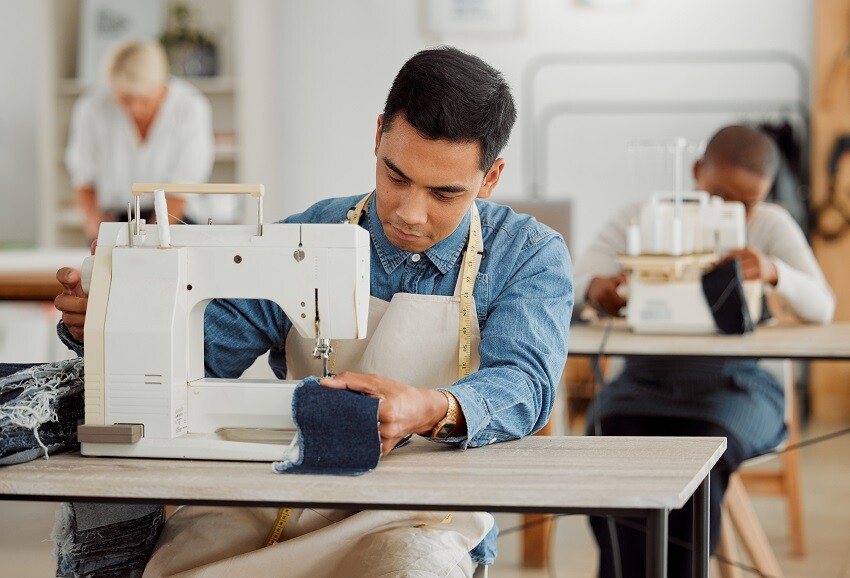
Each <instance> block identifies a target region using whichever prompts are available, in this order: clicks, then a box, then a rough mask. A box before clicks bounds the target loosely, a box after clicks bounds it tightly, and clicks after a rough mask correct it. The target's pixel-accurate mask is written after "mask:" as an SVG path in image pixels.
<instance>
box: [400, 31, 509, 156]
mask: <svg viewBox="0 0 850 578" xmlns="http://www.w3.org/2000/svg"><path fill="white" fill-rule="evenodd" d="M400 114H402V115H404V118H405V119H406V120H407V122H408V123H410V125H411V126H412V127H413V128H415V129H416V131H417V132H418V133H419V134H421V135H422V136H423V137H425V138H428V139H434V140H436V139H444V140H448V141H454V142H460V141H463V142H472V141H478V142H479V143H480V145H481V170H483V171H485V172H486V171H487V170H488V169H489V168H490V166H491V165H492V164H493V161H495V160H496V158H497V157H498V156H499V153H500V152H501V151H502V149H503V148H504V146H505V144H506V143H507V142H508V137H509V136H510V134H511V128H512V127H513V125H514V121H516V107H515V106H514V99H513V97H512V96H511V91H510V88H509V87H508V84H507V82H505V80H504V78H502V74H501V73H500V72H499V71H498V70H496V69H495V68H493V67H492V66H490V65H489V64H487V63H486V62H484V61H483V60H481V59H480V58H478V57H477V56H473V55H471V54H467V53H466V52H462V51H460V50H458V49H456V48H452V47H448V46H442V47H439V48H434V49H430V50H423V51H422V52H419V53H417V54H416V55H414V56H413V57H412V58H411V59H410V60H408V61H407V62H406V63H405V64H404V66H402V67H401V70H399V71H398V74H397V75H396V77H395V80H394V81H393V85H392V87H391V88H390V93H389V95H387V102H386V104H385V105H384V121H383V130H386V131H389V130H390V129H391V127H392V122H393V120H395V118H396V117H397V116H398V115H400Z"/></svg>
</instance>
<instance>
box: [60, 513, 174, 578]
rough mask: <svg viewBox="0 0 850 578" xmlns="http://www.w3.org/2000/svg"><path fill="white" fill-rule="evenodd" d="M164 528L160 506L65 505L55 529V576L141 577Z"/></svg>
mask: <svg viewBox="0 0 850 578" xmlns="http://www.w3.org/2000/svg"><path fill="white" fill-rule="evenodd" d="M164 523H165V519H164V517H163V507H162V506H159V505H137V504H132V505H129V504H97V503H77V502H74V503H70V504H62V507H61V508H60V509H59V511H58V513H57V518H56V526H55V527H54V529H53V541H54V543H55V551H54V554H55V555H56V558H57V562H58V563H57V570H56V576H58V577H61V578H70V577H75V578H76V577H78V576H85V577H87V578H105V577H107V576H126V577H131V578H137V577H139V576H141V575H142V574H143V573H144V570H145V565H147V563H148V559H149V558H150V556H151V552H153V548H154V546H155V545H156V540H157V538H158V537H159V533H160V531H161V530H162V526H163V524H164Z"/></svg>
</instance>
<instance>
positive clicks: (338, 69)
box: [267, 0, 813, 253]
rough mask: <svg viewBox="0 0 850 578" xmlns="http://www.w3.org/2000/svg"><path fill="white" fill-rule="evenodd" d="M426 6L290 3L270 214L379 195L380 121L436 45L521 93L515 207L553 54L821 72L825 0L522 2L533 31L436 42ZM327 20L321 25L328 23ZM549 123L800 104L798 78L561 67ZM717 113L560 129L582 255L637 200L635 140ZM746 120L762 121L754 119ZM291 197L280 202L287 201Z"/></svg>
mask: <svg viewBox="0 0 850 578" xmlns="http://www.w3.org/2000/svg"><path fill="white" fill-rule="evenodd" d="M424 1H425V0H421V1H420V2H413V1H405V2H399V1H397V0H360V1H358V2H348V1H345V0H337V1H330V0H323V1H320V0H316V1H312V2H286V3H278V4H277V5H276V7H277V10H276V12H277V13H276V15H275V20H276V22H275V28H276V30H277V39H278V49H277V55H276V62H275V67H276V71H275V72H276V82H277V85H276V89H275V95H276V98H277V99H278V102H279V110H278V114H277V115H276V118H275V119H274V121H273V122H275V124H276V128H277V139H278V140H277V144H278V146H277V150H276V153H277V155H278V171H279V172H278V175H277V179H276V182H275V183H274V187H273V188H274V189H275V190H273V191H272V192H271V194H272V196H271V197H270V198H269V202H268V204H267V207H268V214H269V215H270V216H272V215H277V214H279V215H281V216H283V215H285V214H289V213H291V212H293V211H297V210H301V209H303V208H305V207H307V206H308V205H309V204H310V203H312V202H313V201H316V200H318V199H321V198H325V197H328V196H337V195H348V194H354V193H358V192H365V191H367V190H371V188H372V187H373V186H374V156H373V154H372V149H373V144H374V130H375V120H376V117H377V115H378V114H379V113H380V111H381V109H382V107H383V103H384V99H385V97H386V93H387V91H388V89H389V86H390V84H391V82H392V79H393V77H394V75H395V72H396V71H397V70H398V68H399V67H400V66H401V64H403V62H404V61H405V60H406V59H407V58H408V57H409V56H411V55H412V54H413V53H414V52H416V51H417V50H419V49H422V48H424V47H427V46H431V45H435V44H439V43H447V44H453V45H455V46H458V47H460V48H463V49H465V50H468V51H471V52H473V53H475V54H477V55H479V56H481V57H482V58H483V59H484V60H486V61H488V62H489V63H490V64H492V65H493V66H495V67H496V68H498V69H500V70H501V71H502V72H503V73H504V74H505V75H506V77H507V79H508V81H509V82H510V84H511V85H512V87H513V89H514V96H515V98H516V100H517V104H518V106H519V109H520V118H519V120H518V122H517V126H516V128H515V130H514V134H513V136H512V138H511V141H510V143H509V144H508V147H507V148H506V150H505V152H504V157H505V159H506V161H507V169H506V172H505V174H504V176H503V179H502V182H501V184H500V185H499V190H498V192H497V197H496V199H498V197H499V196H501V197H502V198H518V197H522V196H525V195H528V194H529V192H530V191H529V188H530V186H529V184H530V183H531V176H530V174H528V173H527V172H526V167H524V166H523V162H524V161H523V146H524V143H523V138H524V137H523V131H524V129H525V128H526V126H525V124H526V123H527V122H528V114H527V111H526V108H525V106H526V105H527V102H525V101H524V97H525V95H524V94H523V93H522V91H521V80H522V75H523V70H524V68H525V67H526V65H527V64H528V62H529V61H530V60H532V59H533V58H534V57H535V56H537V55H539V54H542V53H544V52H564V53H570V54H586V53H589V52H606V53H607V52H618V53H623V52H631V53H637V52H664V53H675V52H694V51H730V50H782V51H787V52H790V53H792V54H795V55H797V56H799V57H800V58H802V60H803V61H804V62H806V63H808V62H810V44H811V24H812V8H813V7H812V2H811V0H808V1H804V0H750V1H748V2H739V1H735V0H713V1H712V0H636V1H635V7H633V8H630V9H621V10H594V9H590V8H587V7H585V6H580V5H578V4H577V3H575V2H570V1H569V0H534V1H523V0H518V1H519V3H520V5H521V9H522V11H523V30H522V32H521V33H520V34H519V35H518V36H516V37H511V38H509V39H507V40H505V41H495V40H493V39H486V38H483V39H482V38H477V39H476V38H473V37H466V38H464V37H446V38H441V39H435V38H428V37H426V36H425V35H424V34H423V32H422V29H423V26H422V24H421V10H422V9H423V7H424V4H423V2H424ZM318 22H321V25H317V24H316V23H318ZM535 87H536V90H537V91H538V97H537V98H536V99H535V101H536V102H535V105H534V106H535V111H536V112H535V114H538V113H539V112H540V111H541V110H542V109H543V108H544V107H546V106H547V105H548V104H551V103H552V102H554V101H555V100H557V99H559V98H561V99H563V98H569V99H589V100H595V101H599V100H604V99H607V100H616V99H622V98H636V97H639V98H647V99H652V98H664V97H669V98H670V99H673V100H675V99H681V98H712V99H716V98H721V97H727V96H728V97H733V98H734V97H737V98H742V97H764V96H775V97H777V98H780V97H786V96H787V97H793V96H794V95H795V79H794V76H793V74H791V73H790V72H787V70H786V69H783V68H782V67H777V66H772V67H771V66H766V67H765V66H761V67H744V69H740V68H738V69H733V68H729V67H716V66H715V67H703V68H699V69H696V68H693V67H681V66H678V67H674V66H665V67H660V68H658V67H656V68H654V69H653V68H650V69H648V68H646V67H641V68H634V67H632V68H627V67H619V68H614V69H600V68H599V67H596V68H590V67H581V68H578V69H577V68H575V67H573V68H570V69H565V68H563V67H562V68H550V69H546V71H545V72H543V73H541V75H540V76H539V78H538V81H537V83H536V84H535ZM741 118H742V116H741V115H740V114H736V113H735V112H734V111H732V112H730V113H728V114H725V115H724V114H716V115H693V114H689V115H620V116H612V115H607V116H606V115H581V116H569V117H567V116H564V117H559V118H558V119H557V120H555V121H554V122H553V124H552V127H551V139H550V141H549V145H548V153H547V156H546V159H547V160H548V164H549V171H548V172H547V174H546V175H545V177H544V180H545V182H546V183H547V184H548V186H547V187H546V189H545V190H544V191H543V193H544V194H545V196H547V197H550V198H552V197H554V198H570V199H571V200H572V201H573V203H574V211H575V212H574V230H573V231H572V235H571V237H572V246H573V252H574V253H575V252H577V251H581V249H582V248H584V247H586V245H587V243H588V242H589V239H590V238H592V235H593V234H594V233H595V232H596V230H597V229H598V228H599V227H600V226H601V225H602V223H603V222H604V219H605V218H606V217H607V215H609V214H610V212H611V210H612V209H613V208H614V207H616V206H619V205H620V204H622V203H624V202H626V201H627V200H628V199H631V198H634V196H635V194H636V193H635V192H633V191H630V190H629V189H628V183H629V179H628V172H629V168H628V165H629V161H628V158H627V155H626V153H625V151H626V145H627V143H628V142H629V141H631V140H632V139H635V138H672V137H675V136H680V135H681V136H685V137H687V138H689V139H691V140H695V141H699V140H700V139H704V138H706V137H707V136H709V134H710V133H711V131H712V130H714V129H715V128H716V127H717V126H719V125H720V124H723V123H725V122H728V121H732V120H740V119H741ZM744 120H748V121H757V120H760V117H758V116H756V115H749V116H747V117H746V118H744ZM275 194H277V196H275Z"/></svg>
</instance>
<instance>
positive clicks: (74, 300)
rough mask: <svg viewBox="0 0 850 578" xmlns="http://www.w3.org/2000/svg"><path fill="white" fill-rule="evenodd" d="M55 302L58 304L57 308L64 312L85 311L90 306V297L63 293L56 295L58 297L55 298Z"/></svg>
mask: <svg viewBox="0 0 850 578" xmlns="http://www.w3.org/2000/svg"><path fill="white" fill-rule="evenodd" d="M53 304H54V305H55V306H56V309H58V310H59V311H62V312H63V313H64V312H68V313H85V312H86V308H87V307H88V299H83V298H82V297H74V296H73V295H68V294H67V293H62V294H61V295H57V296H56V299H54V300H53Z"/></svg>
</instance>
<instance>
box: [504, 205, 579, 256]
mask: <svg viewBox="0 0 850 578" xmlns="http://www.w3.org/2000/svg"><path fill="white" fill-rule="evenodd" d="M495 200H496V201H497V202H499V203H501V204H503V205H507V206H509V207H510V208H512V209H513V210H514V211H516V212H517V213H524V214H526V215H531V216H532V217H534V218H535V219H537V220H538V221H540V222H541V223H543V224H544V225H547V226H549V227H552V228H553V229H555V230H556V231H557V232H559V233H560V234H561V236H562V237H563V238H564V241H566V242H567V245H569V244H570V229H571V226H570V214H571V210H570V201H568V200H560V201H558V200H552V201H548V200H547V201H532V200H528V199H524V200H515V201H512V200H510V199H507V200H506V199H495Z"/></svg>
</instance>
